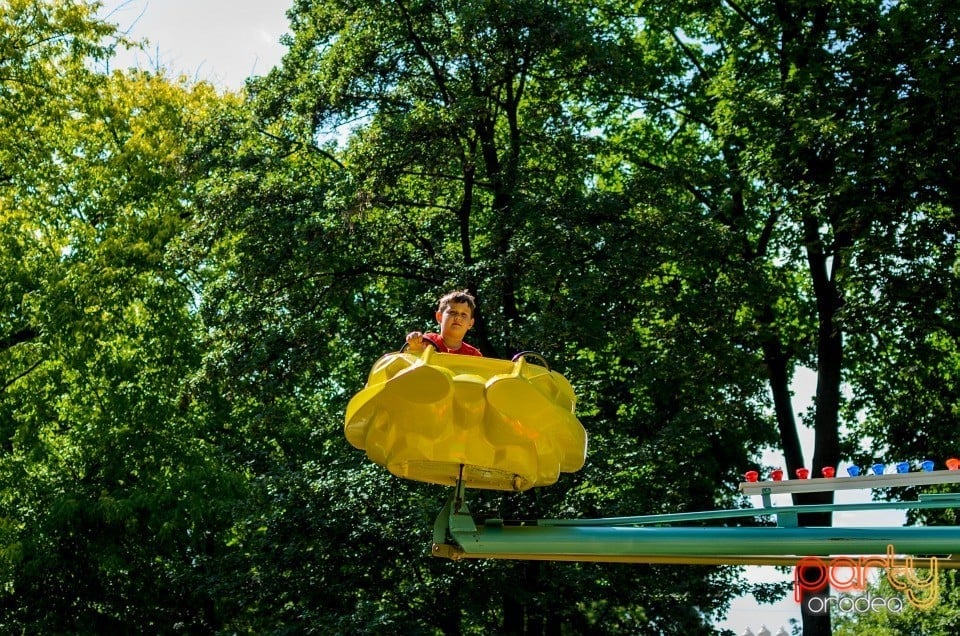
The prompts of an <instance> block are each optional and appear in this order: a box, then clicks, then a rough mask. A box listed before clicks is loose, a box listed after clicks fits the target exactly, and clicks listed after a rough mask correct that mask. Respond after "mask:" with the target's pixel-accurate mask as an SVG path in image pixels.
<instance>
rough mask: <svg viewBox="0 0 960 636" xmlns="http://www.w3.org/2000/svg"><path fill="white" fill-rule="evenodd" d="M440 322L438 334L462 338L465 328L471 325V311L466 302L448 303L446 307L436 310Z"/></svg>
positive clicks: (465, 331)
mask: <svg viewBox="0 0 960 636" xmlns="http://www.w3.org/2000/svg"><path fill="white" fill-rule="evenodd" d="M437 322H438V323H440V335H441V336H450V337H452V338H456V339H458V340H462V339H463V337H464V336H465V335H466V334H467V330H468V329H470V327H472V326H473V312H472V311H471V310H470V305H468V304H467V303H450V304H449V305H448V306H447V308H446V309H444V310H443V311H438V312H437Z"/></svg>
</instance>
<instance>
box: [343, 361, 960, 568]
mask: <svg viewBox="0 0 960 636" xmlns="http://www.w3.org/2000/svg"><path fill="white" fill-rule="evenodd" d="M575 404H576V398H575V396H574V392H573V388H572V387H571V385H570V383H569V382H568V381H567V380H566V379H565V378H564V377H563V376H562V375H561V374H559V373H557V372H556V371H551V370H550V369H549V366H548V365H547V363H546V361H544V360H543V358H542V357H540V356H539V355H537V354H534V353H530V352H524V353H520V354H517V356H515V357H514V358H513V360H500V359H494V358H480V357H474V356H461V355H455V354H444V353H437V352H436V351H435V350H433V349H431V348H429V347H428V348H427V349H426V350H425V351H423V352H422V353H421V354H417V355H414V354H411V353H405V352H399V353H390V354H387V355H384V356H383V357H381V358H380V359H379V360H378V361H377V362H376V363H375V364H374V366H373V369H372V370H371V372H370V375H369V378H368V381H367V384H366V387H365V388H364V389H362V390H361V391H360V392H359V393H358V394H357V395H355V396H354V397H353V399H352V400H351V401H350V404H349V405H348V407H347V411H346V418H345V426H344V432H345V435H346V437H347V440H348V441H349V442H350V443H351V444H352V445H353V446H355V447H357V448H359V449H361V450H365V451H366V453H367V456H368V457H369V458H370V459H371V460H372V461H374V462H376V463H377V464H380V465H382V466H385V467H386V468H387V470H389V471H390V472H391V473H393V474H394V475H397V476H398V477H403V478H406V479H413V480H417V481H424V482H430V483H436V484H444V485H448V486H452V487H453V492H452V494H451V496H450V499H449V501H448V502H447V504H446V505H445V506H444V507H443V509H442V510H441V512H440V515H439V517H438V518H437V520H436V523H435V524H434V537H433V548H432V554H433V555H434V556H438V557H447V558H450V559H524V560H551V561H597V562H621V563H625V562H627V563H674V564H699V565H714V564H716V565H797V564H798V563H799V562H801V561H803V560H804V559H806V558H810V557H836V556H838V555H842V558H844V559H850V558H853V557H858V558H860V559H863V558H868V559H871V560H872V562H874V563H884V564H888V565H892V564H895V563H903V562H904V559H906V562H907V563H909V564H910V565H916V566H917V567H926V566H925V565H924V564H925V563H930V562H931V561H932V562H934V563H935V564H936V565H939V567H941V568H956V567H960V557H958V559H953V558H951V556H950V555H953V554H958V555H960V527H857V528H852V527H805V526H800V525H799V523H798V515H800V514H803V513H809V512H830V513H833V512H846V511H874V510H884V509H900V510H905V509H944V508H957V507H960V493H951V494H921V495H920V496H919V498H918V499H917V500H916V501H898V502H876V501H874V502H867V503H848V504H821V505H788V506H775V505H773V503H772V499H771V497H772V495H776V494H794V493H803V492H817V491H820V492H823V491H837V490H847V489H872V488H891V487H898V486H923V485H933V484H947V483H957V482H960V470H958V467H960V461H957V460H950V461H949V462H948V463H947V466H948V469H947V470H935V469H934V464H933V462H932V461H929V460H928V461H925V462H924V463H923V464H922V465H921V466H919V468H920V469H919V470H914V471H911V467H910V465H909V464H908V463H906V462H902V463H900V464H897V466H896V471H897V472H895V473H887V472H886V470H885V466H883V465H880V464H878V465H875V466H874V467H873V468H872V470H871V471H868V474H860V473H859V470H858V469H856V468H855V467H851V468H850V469H848V475H846V476H842V477H837V476H836V475H835V472H834V469H832V468H827V469H825V470H824V476H823V477H817V478H809V475H808V474H805V473H806V471H798V472H800V473H801V474H800V475H798V478H797V479H790V480H786V481H784V480H783V479H782V477H783V475H782V471H774V473H772V474H771V479H770V480H767V481H763V480H759V476H758V475H757V473H756V472H753V471H751V472H748V473H747V474H746V475H745V481H744V482H742V483H741V484H740V490H741V492H742V493H744V494H745V495H757V496H759V497H760V499H761V504H760V507H758V508H745V509H731V510H710V511H704V512H687V513H675V514H657V515H642V516H634V517H616V518H598V519H538V520H532V521H510V520H504V519H485V520H479V519H478V518H475V517H474V516H473V515H472V514H471V513H470V510H469V508H468V506H467V501H466V491H467V489H470V488H477V489H492V490H505V491H523V490H527V489H530V488H534V487H537V486H548V485H550V484H553V483H555V482H556V481H557V479H558V477H559V473H561V472H574V471H577V470H579V469H580V468H581V467H582V466H583V464H584V461H585V458H586V448H587V436H586V432H585V431H584V428H583V426H582V425H581V424H580V422H579V420H577V418H576V417H575V415H574V407H575ZM754 517H772V519H773V521H775V523H776V525H768V526H762V527H756V526H738V525H737V521H738V520H740V519H744V518H754ZM709 522H713V523H717V522H722V524H723V525H703V524H704V523H709ZM695 524H700V525H695ZM892 546H895V548H896V556H895V555H893V553H892V550H893V548H892ZM905 555H927V557H926V558H920V557H917V558H914V557H912V556H905ZM931 555H938V556H936V557H932V556H931ZM884 559H889V560H884ZM861 562H862V561H861Z"/></svg>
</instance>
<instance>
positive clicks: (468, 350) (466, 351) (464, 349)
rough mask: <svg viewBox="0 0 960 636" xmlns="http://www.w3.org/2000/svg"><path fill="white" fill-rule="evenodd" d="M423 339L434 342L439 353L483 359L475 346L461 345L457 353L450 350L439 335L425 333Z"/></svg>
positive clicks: (463, 343) (462, 343) (464, 343)
mask: <svg viewBox="0 0 960 636" xmlns="http://www.w3.org/2000/svg"><path fill="white" fill-rule="evenodd" d="M423 337H424V338H426V339H427V340H429V341H430V342H432V343H433V344H435V345H436V346H437V351H439V352H440V353H457V354H460V355H462V356H480V357H481V358H482V357H483V354H482V353H480V350H479V349H477V348H476V347H474V346H473V345H468V344H467V343H466V342H461V343H460V348H459V349H457V350H456V351H454V350H452V349H449V348H448V347H447V345H446V344H444V342H443V338H442V337H441V336H440V334H438V333H432V332H429V333H425V334H423Z"/></svg>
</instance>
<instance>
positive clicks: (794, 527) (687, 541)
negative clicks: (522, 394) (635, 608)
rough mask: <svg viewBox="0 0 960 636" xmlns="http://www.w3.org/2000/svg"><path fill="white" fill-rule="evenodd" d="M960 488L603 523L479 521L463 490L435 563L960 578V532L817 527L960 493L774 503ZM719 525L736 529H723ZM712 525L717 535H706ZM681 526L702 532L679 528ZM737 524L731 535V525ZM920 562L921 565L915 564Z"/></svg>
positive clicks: (932, 504) (829, 482)
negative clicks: (830, 570)
mask: <svg viewBox="0 0 960 636" xmlns="http://www.w3.org/2000/svg"><path fill="white" fill-rule="evenodd" d="M949 483H960V471H957V470H940V471H924V472H913V473H897V474H886V475H865V476H858V477H839V478H816V479H796V480H788V481H757V482H743V483H741V484H740V491H741V492H742V493H744V494H746V495H759V496H761V498H762V502H763V505H762V506H761V507H759V508H737V509H729V510H710V511H703V512H684V513H670V514H658V515H641V516H631V517H610V518H595V519H538V520H532V521H505V520H503V519H486V520H483V521H478V520H476V519H474V517H473V516H472V515H471V513H470V511H469V509H468V507H467V504H466V501H465V494H466V493H465V489H464V488H463V486H462V484H460V485H457V486H456V487H455V489H454V492H453V494H452V495H451V497H450V499H449V501H448V502H447V504H446V505H445V506H444V508H443V509H442V510H441V512H440V515H439V516H438V517H437V520H436V523H435V524H434V540H433V547H432V551H431V553H432V554H433V556H437V557H446V558H450V559H454V560H459V559H512V560H549V561H583V562H586V561H590V562H606V563H668V564H686V565H786V566H792V565H796V564H797V562H798V561H800V560H801V559H803V558H805V557H830V556H843V557H861V558H866V559H874V560H877V559H887V558H888V556H889V555H890V554H891V550H892V549H893V547H895V550H896V555H897V556H896V558H895V559H891V560H889V561H888V562H887V563H888V564H889V565H890V566H893V565H902V564H904V563H908V564H909V565H912V566H915V567H928V566H929V565H930V564H931V562H935V564H936V566H937V567H940V568H944V569H955V568H960V558H958V559H953V558H952V555H953V554H958V555H960V527H957V526H936V527H931V526H918V527H890V526H886V527H840V528H837V527H811V526H800V525H799V524H798V515H801V514H804V513H811V512H821V513H822V512H829V513H833V512H850V511H877V510H921V509H948V508H960V493H943V494H921V495H920V496H919V497H918V498H917V500H915V501H896V502H880V501H878V502H863V503H849V504H812V505H789V506H774V505H773V504H772V502H771V496H772V495H774V494H795V493H803V492H828V491H837V490H850V489H876V488H894V487H904V486H923V485H937V484H949ZM764 516H773V517H774V521H775V523H776V525H768V526H759V527H758V526H739V525H735V524H736V522H737V520H738V519H743V518H751V517H753V518H756V517H764ZM720 522H727V523H724V524H723V525H717V524H718V523H720ZM704 523H711V524H714V525H703V524H704ZM674 524H701V525H688V526H679V525H674ZM731 524H732V525H731ZM910 555H913V556H910Z"/></svg>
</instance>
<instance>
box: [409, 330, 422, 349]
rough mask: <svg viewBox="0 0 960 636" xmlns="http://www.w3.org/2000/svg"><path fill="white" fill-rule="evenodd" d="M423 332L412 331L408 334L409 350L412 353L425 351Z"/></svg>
mask: <svg viewBox="0 0 960 636" xmlns="http://www.w3.org/2000/svg"><path fill="white" fill-rule="evenodd" d="M423 347H424V344H423V334H422V333H420V332H419V331H411V332H410V333H408V334H407V351H409V352H410V353H420V352H421V351H423Z"/></svg>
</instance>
